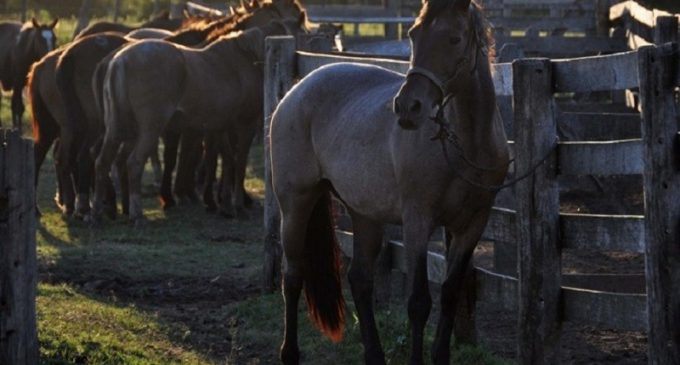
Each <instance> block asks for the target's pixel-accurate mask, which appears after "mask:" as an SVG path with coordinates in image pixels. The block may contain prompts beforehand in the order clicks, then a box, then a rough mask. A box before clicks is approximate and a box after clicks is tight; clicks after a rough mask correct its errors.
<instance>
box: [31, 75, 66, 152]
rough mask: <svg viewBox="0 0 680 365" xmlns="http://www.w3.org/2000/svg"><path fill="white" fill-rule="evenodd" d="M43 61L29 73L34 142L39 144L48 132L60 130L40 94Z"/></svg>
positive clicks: (54, 132)
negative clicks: (40, 68)
mask: <svg viewBox="0 0 680 365" xmlns="http://www.w3.org/2000/svg"><path fill="white" fill-rule="evenodd" d="M40 65H42V64H41V63H36V64H34V65H33V67H32V68H31V71H30V72H29V74H28V97H29V98H30V101H31V103H30V104H31V115H32V118H33V120H32V121H31V122H32V125H33V142H34V143H35V144H38V143H40V142H41V140H42V139H43V138H46V137H47V134H48V133H49V134H56V133H58V131H59V126H58V125H57V122H56V121H55V120H54V118H53V117H52V113H50V111H49V109H48V108H47V105H46V104H45V100H43V98H42V95H40V88H39V84H40V70H39V67H40Z"/></svg>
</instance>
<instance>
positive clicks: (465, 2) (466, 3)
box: [455, 0, 470, 11]
mask: <svg viewBox="0 0 680 365" xmlns="http://www.w3.org/2000/svg"><path fill="white" fill-rule="evenodd" d="M455 6H456V9H458V10H462V11H467V10H468V9H469V8H470V0H456V3H455Z"/></svg>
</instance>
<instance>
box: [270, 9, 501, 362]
mask: <svg viewBox="0 0 680 365" xmlns="http://www.w3.org/2000/svg"><path fill="white" fill-rule="evenodd" d="M488 29H490V28H489V27H488V23H486V21H485V20H484V17H483V15H482V11H481V8H480V7H479V6H478V5H477V4H476V3H474V2H471V0H426V1H425V2H423V9H422V10H421V12H420V15H419V16H418V18H417V20H416V22H415V24H414V25H413V27H412V28H411V29H410V31H409V37H410V39H411V44H412V49H413V51H412V55H411V58H410V69H409V71H408V72H407V74H406V75H403V74H399V73H396V72H392V71H389V70H387V69H384V68H380V67H376V66H368V65H359V64H352V63H349V64H347V63H345V64H334V65H330V66H325V67H321V68H319V69H318V70H316V71H314V72H312V73H310V74H309V75H308V76H307V77H306V78H304V79H303V80H302V81H301V82H299V83H298V84H297V85H296V86H295V87H293V88H292V89H291V90H290V92H289V93H288V94H287V95H286V96H285V97H284V98H283V100H282V101H281V103H280V104H279V105H278V107H277V109H276V111H275V112H274V114H273V117H272V122H271V133H270V138H271V169H272V184H273V190H274V193H275V195H276V197H277V199H278V203H279V206H280V211H281V243H282V245H283V250H284V253H285V258H286V265H285V269H284V274H283V295H284V299H285V333H284V339H283V343H282V346H281V352H280V358H281V360H282V361H283V363H285V364H297V363H298V362H299V358H300V352H299V348H298V341H297V313H298V312H297V308H298V300H299V296H300V294H301V291H302V289H303V288H304V292H305V296H306V299H307V305H308V309H309V313H310V318H311V319H312V321H313V322H314V323H315V324H316V326H317V327H318V328H319V329H320V330H321V331H322V333H324V334H325V335H326V336H328V337H330V338H331V339H332V340H334V341H339V340H340V339H341V338H342V331H343V326H344V321H345V312H344V311H345V307H344V300H343V298H342V292H341V283H340V277H339V273H338V270H339V257H338V255H339V248H338V244H337V241H336V239H335V235H334V231H333V225H332V217H331V215H330V211H329V204H330V197H331V194H335V195H336V196H337V197H338V198H339V199H340V200H341V201H342V202H343V203H344V205H345V206H346V207H347V209H348V211H349V214H350V216H351V218H352V223H353V227H354V251H353V252H354V257H353V260H352V264H351V268H350V269H349V272H348V278H349V282H350V285H351V291H352V297H353V298H354V303H355V305H356V308H357V313H358V318H359V323H360V329H361V340H362V342H363V345H364V359H365V361H366V363H367V364H384V363H385V358H384V353H383V351H382V347H381V344H380V339H379V335H378V330H377V328H376V325H375V320H374V314H373V308H372V299H371V296H372V291H373V274H374V264H375V259H376V256H377V254H378V252H379V251H380V247H381V241H382V224H384V223H392V224H401V225H402V226H403V239H404V247H405V251H406V260H407V269H408V270H407V271H408V274H407V280H406V287H407V298H408V302H407V312H408V317H409V321H410V324H411V339H412V341H411V355H410V356H411V357H410V363H411V364H422V363H423V331H424V328H425V324H426V321H427V319H428V316H429V313H430V309H431V305H432V299H431V296H430V293H429V289H428V278H427V245H428V240H429V237H430V235H431V233H432V232H433V230H434V228H435V227H436V226H444V227H445V228H446V229H447V230H448V231H449V232H450V233H451V234H452V239H451V240H450V241H448V242H446V261H447V272H446V278H445V280H444V283H443V284H442V290H441V293H442V294H441V317H440V319H439V323H438V326H437V330H436V337H435V339H434V343H433V347H432V353H431V355H432V360H433V363H435V364H448V363H449V358H450V353H449V352H450V350H449V348H450V340H451V334H452V331H453V321H454V318H455V308H456V301H457V300H458V298H459V297H460V296H461V293H460V288H461V281H462V279H463V275H464V273H465V271H466V268H467V266H468V264H469V262H470V258H471V256H472V252H473V250H474V248H475V246H476V244H477V242H478V240H479V239H480V236H481V234H482V232H483V230H484V227H485V225H486V222H487V219H488V217H489V214H490V211H491V207H492V204H493V202H494V198H495V195H496V190H495V188H494V187H493V186H495V185H497V184H501V183H502V182H503V181H504V178H505V176H506V174H507V170H508V163H509V157H508V155H509V151H508V147H507V139H506V136H505V131H504V130H503V123H502V120H501V117H500V114H499V112H498V108H497V106H496V99H495V94H494V86H493V79H492V76H491V70H490V63H489V62H490V61H489V59H488V58H487V56H485V53H487V50H486V48H487V47H488V46H489V45H490V44H491V41H490V38H489V32H488ZM433 120H434V121H436V123H435V122H433ZM447 134H450V136H451V138H452V139H453V138H455V139H454V140H457V144H453V143H451V142H448V139H447V138H446V135H447ZM440 138H444V139H442V140H441V141H439V139H440ZM440 142H442V143H440ZM447 146H449V147H450V148H445V147H447Z"/></svg>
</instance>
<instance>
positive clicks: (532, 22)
mask: <svg viewBox="0 0 680 365" xmlns="http://www.w3.org/2000/svg"><path fill="white" fill-rule="evenodd" d="M491 21H492V23H493V26H494V27H500V28H503V29H508V30H526V29H528V28H533V29H537V30H553V29H558V28H564V29H568V30H570V31H585V30H589V29H593V28H595V13H593V12H589V13H588V14H587V15H586V14H584V15H583V16H582V17H569V18H564V17H554V18H553V17H546V18H538V19H537V18H517V17H512V18H505V17H502V18H501V17H499V18H492V20H491Z"/></svg>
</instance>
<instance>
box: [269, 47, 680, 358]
mask: <svg viewBox="0 0 680 365" xmlns="http://www.w3.org/2000/svg"><path fill="white" fill-rule="evenodd" d="M294 47H295V46H294V41H293V40H292V39H291V38H286V37H275V38H270V39H268V40H267V42H266V48H267V59H266V67H267V71H266V75H267V77H266V81H265V96H266V103H265V116H267V117H266V118H265V136H267V135H268V122H269V119H268V118H269V117H270V116H271V114H272V112H273V110H274V108H275V105H276V104H277V103H278V101H279V100H280V99H281V97H283V95H284V94H285V92H286V91H287V90H288V89H289V88H290V86H291V85H292V84H293V80H295V79H296V78H299V77H303V76H304V75H306V74H308V73H309V72H311V71H313V70H314V69H316V68H318V67H320V66H322V65H325V64H329V63H334V62H346V61H351V62H361V63H370V64H375V65H380V66H383V67H386V68H389V69H392V70H396V71H399V72H402V73H403V72H405V71H406V70H407V69H408V63H406V62H402V61H395V60H384V59H371V58H352V57H342V56H337V55H325V54H312V53H305V52H296V51H295V49H294ZM678 63H680V57H679V56H678V48H677V46H676V45H664V46H662V47H654V46H647V47H643V48H641V49H640V50H639V51H631V52H626V53H619V54H613V55H609V56H598V57H589V58H580V59H569V60H558V61H552V60H549V59H523V60H517V61H515V62H514V63H512V64H495V65H493V72H494V83H495V87H496V93H497V95H499V96H510V97H512V98H513V103H514V106H515V107H514V111H513V113H514V124H515V125H514V129H515V136H516V138H515V141H513V142H511V147H512V149H513V153H514V155H515V157H516V165H517V166H516V167H515V168H516V169H517V171H524V170H526V169H527V168H528V167H529V165H530V164H531V161H536V160H537V159H539V158H540V157H541V156H544V155H545V154H546V153H552V155H551V158H550V159H549V163H546V164H543V165H542V166H541V167H540V168H539V169H538V170H537V171H536V173H535V174H534V175H532V177H530V178H528V179H525V180H523V181H521V182H520V183H518V184H517V185H516V186H515V188H514V189H515V191H514V193H515V195H516V197H517V199H516V200H517V202H518V205H517V207H516V209H515V210H510V209H501V208H495V209H494V212H493V214H492V216H491V218H490V220H489V223H488V225H487V229H486V231H485V233H484V236H483V238H484V239H487V240H492V241H495V242H496V247H503V246H504V245H505V244H506V243H512V242H516V244H517V246H518V249H516V250H515V252H514V254H515V255H516V257H517V258H518V261H517V262H518V264H517V268H516V269H517V270H516V272H517V273H518V275H517V277H513V276H510V275H502V274H499V273H496V272H491V271H488V270H484V269H479V268H478V269H477V270H476V278H477V285H476V288H477V297H478V298H479V299H480V300H483V301H491V302H495V303H497V304H498V305H500V306H502V307H505V308H508V309H515V310H517V313H518V329H519V332H518V333H519V335H518V356H519V360H520V362H521V363H551V364H552V363H556V362H558V361H559V348H560V345H559V344H560V341H559V338H560V323H561V322H562V321H576V322H584V323H588V324H593V325H598V326H601V327H607V328H611V329H625V330H647V331H648V334H649V362H650V363H654V364H671V363H680V353H679V352H680V332H679V331H680V304H679V303H680V298H679V296H680V247H678V245H677V242H680V225H679V224H678V223H679V222H680V173H679V171H680V170H678V164H679V162H678V159H677V157H676V156H677V154H678V152H679V151H677V148H678V146H677V141H678V134H677V132H678V127H677V121H676V118H677V117H678V116H677V114H676V113H677V112H676V110H675V105H674V89H675V87H676V86H678V85H680V72H679V68H678ZM638 80H639V82H638ZM635 87H639V88H640V90H641V91H640V93H641V103H642V110H643V113H642V121H643V122H642V124H641V128H642V129H641V130H642V133H641V135H642V138H636V139H619V140H608V141H560V142H557V141H556V140H555V136H556V135H557V127H558V123H561V122H562V121H561V120H558V117H557V113H556V111H555V99H554V96H555V94H556V93H577V92H578V93H581V92H597V91H606V90H623V89H631V88H635ZM567 120H568V123H571V125H572V127H574V126H576V127H578V128H581V129H583V130H590V131H593V130H617V127H616V125H619V126H621V125H628V126H627V127H625V130H626V131H628V130H630V129H629V128H630V127H629V125H630V124H631V122H633V123H634V122H635V120H631V118H627V119H626V118H624V119H616V121H615V122H613V125H612V126H598V127H595V128H593V127H592V126H590V125H589V124H592V123H593V121H592V120H588V118H568V119H567ZM638 123H639V120H638ZM579 124H581V125H580V126H579ZM611 137H616V136H614V135H612V136H611ZM265 142H266V143H268V139H267V138H265ZM267 157H268V156H267ZM265 166H269V161H266V165H265ZM615 174H616V175H626V174H642V175H643V176H644V192H645V194H644V195H645V215H644V216H624V215H586V214H563V213H560V211H559V194H558V192H559V190H558V189H559V185H558V182H557V177H558V176H561V175H600V176H601V175H615ZM267 177H268V178H270V177H271V176H270V175H269V172H268V173H267ZM270 183H271V181H269V180H268V181H267V185H266V187H267V193H266V201H267V203H266V209H265V223H266V225H267V229H268V237H269V239H268V240H267V242H266V247H265V251H266V252H267V255H265V267H266V268H269V269H268V270H265V277H264V284H265V287H266V288H270V289H271V288H273V287H274V286H275V284H274V283H276V282H278V280H279V279H278V278H277V279H274V278H275V275H274V274H276V273H277V271H276V270H278V268H277V265H279V262H280V252H281V251H280V246H279V244H278V241H277V235H278V226H277V223H278V217H277V213H278V209H277V208H276V203H275V200H274V199H273V196H272V194H271V189H270V188H269V187H270ZM339 234H340V236H341V238H343V239H342V241H343V242H344V243H343V250H344V251H345V253H346V254H348V255H349V256H351V244H350V243H351V234H350V233H347V232H339ZM387 237H388V244H386V245H385V250H384V252H383V253H382V257H383V258H384V261H385V262H387V265H388V266H389V267H390V268H391V269H394V270H398V271H402V272H403V271H405V264H404V258H403V251H404V250H403V244H402V243H401V242H399V239H398V238H397V237H395V236H394V235H392V236H387ZM510 247H512V246H510ZM565 248H575V249H593V248H596V249H601V250H610V251H611V250H617V251H630V252H637V253H645V255H646V292H647V293H648V294H649V295H647V296H646V295H645V294H644V292H633V293H630V292H629V293H626V292H612V291H607V290H603V289H606V288H607V285H608V284H610V283H612V282H617V281H624V280H627V281H630V280H634V279H642V278H639V277H638V278H631V277H627V276H623V277H621V276H614V277H613V276H611V275H562V274H561V250H562V249H565ZM512 251H513V250H510V252H511V254H512V253H513V252H512ZM385 258H386V259H385ZM272 268H277V269H275V270H272ZM445 269H446V268H445V259H444V257H443V256H442V255H441V254H440V253H436V252H430V253H429V256H428V275H429V278H430V281H432V282H434V283H441V281H442V277H443V273H444V272H445V271H446V270H445ZM513 271H514V270H513ZM584 283H586V284H589V286H586V287H583V284H584ZM376 286H379V283H376Z"/></svg>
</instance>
